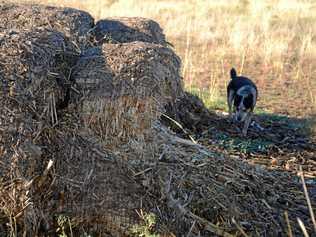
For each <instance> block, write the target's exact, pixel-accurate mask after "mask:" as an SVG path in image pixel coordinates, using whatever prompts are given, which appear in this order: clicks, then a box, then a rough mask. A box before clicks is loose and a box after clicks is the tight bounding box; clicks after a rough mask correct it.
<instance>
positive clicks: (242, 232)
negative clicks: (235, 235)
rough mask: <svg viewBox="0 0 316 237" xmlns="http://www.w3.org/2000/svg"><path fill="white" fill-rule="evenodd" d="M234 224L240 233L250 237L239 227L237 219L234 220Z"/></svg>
mask: <svg viewBox="0 0 316 237" xmlns="http://www.w3.org/2000/svg"><path fill="white" fill-rule="evenodd" d="M232 222H233V223H234V224H235V226H236V227H237V229H238V230H239V231H240V233H241V234H242V235H243V236H244V237H249V236H248V235H247V234H246V232H245V231H244V230H243V229H242V228H241V226H239V225H238V223H237V222H236V220H235V218H234V217H233V218H232Z"/></svg>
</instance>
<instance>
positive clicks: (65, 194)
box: [0, 2, 314, 236]
mask: <svg viewBox="0 0 316 237" xmlns="http://www.w3.org/2000/svg"><path fill="white" fill-rule="evenodd" d="M0 11H1V14H0V80H1V94H0V101H1V108H2V113H1V115H0V157H1V159H0V174H1V179H0V232H1V233H4V235H9V234H11V235H16V236H20V235H26V236H36V235H38V236H42V235H47V234H48V235H54V234H63V235H64V234H67V235H68V234H69V235H74V236H79V235H84V234H90V235H93V236H94V235H101V236H133V235H134V236H140V235H145V234H150V233H157V234H164V235H170V236H181V235H187V236H197V235H200V236H210V235H215V236H234V235H237V236H239V235H242V234H243V233H247V234H249V235H257V236H264V235H268V236H272V235H273V236H274V235H281V236H282V235H284V236H286V235H287V234H288V233H289V227H288V226H290V229H291V231H292V232H293V233H295V234H300V233H301V230H300V228H299V226H298V224H297V220H296V218H300V220H301V221H302V222H303V223H304V225H305V227H306V229H307V231H309V232H311V230H312V222H311V218H310V215H309V212H308V208H307V206H306V200H305V197H304V194H303V192H302V189H301V185H299V184H298V182H297V181H296V177H295V176H291V175H290V174H287V173H281V172H276V171H273V172H271V171H267V170H265V169H262V168H260V167H257V166H251V165H249V164H247V163H245V162H244V161H242V160H240V159H238V158H235V159H232V158H230V157H228V156H225V155H223V154H221V153H218V152H216V151H212V150H209V149H206V148H205V147H204V146H202V145H199V144H197V143H195V142H194V140H193V139H191V140H189V139H187V138H192V137H191V136H188V137H184V138H183V137H182V138H180V137H179V136H177V134H176V133H174V132H173V131H171V130H170V129H169V128H168V127H167V126H166V124H167V125H169V126H170V127H172V126H173V125H172V124H174V123H176V121H175V120H174V119H172V118H182V119H180V120H182V121H184V120H183V119H184V118H186V116H184V115H183V114H182V112H181V111H183V109H180V107H179V104H181V106H182V108H183V107H185V105H184V103H181V102H180V101H186V104H187V106H191V107H192V108H193V107H194V105H195V104H196V103H198V102H197V98H195V99H194V98H193V97H189V96H188V95H187V94H185V93H184V92H183V89H182V80H181V77H180V67H181V62H180V59H179V57H177V55H176V54H175V53H174V52H173V50H172V49H171V48H169V46H168V45H167V43H166V41H165V37H164V35H163V33H162V30H161V28H160V27H159V25H158V24H157V23H155V22H153V21H151V20H147V19H143V18H131V19H129V18H121V19H120V18H118V19H115V20H114V19H113V18H111V19H104V20H101V21H100V22H97V23H96V24H94V20H93V18H92V17H91V16H90V15H89V14H88V13H86V12H82V11H79V10H75V9H64V8H55V7H46V6H39V5H36V6H35V5H16V4H8V3H4V2H1V5H0ZM113 21H115V23H113ZM102 35H104V36H102ZM109 35H110V36H111V37H110V38H111V39H112V40H109V38H107V36H109ZM191 101H193V102H192V103H191V104H190V102H191ZM198 104H199V106H200V108H201V111H203V112H202V113H203V116H208V117H209V119H210V121H212V120H211V117H212V114H211V113H209V112H207V110H205V108H203V105H202V104H200V103H198ZM189 110H191V109H189ZM199 111H200V110H199ZM194 113H195V112H192V111H191V117H189V120H187V121H188V122H187V123H190V121H195V122H194V123H195V124H199V120H198V119H196V117H195V116H196V115H194ZM162 117H163V118H164V119H163V120H164V121H163V122H162V121H161V118H162ZM190 119H191V120H190ZM204 121H205V122H201V124H202V125H203V126H208V124H207V122H206V121H208V120H207V119H206V120H204ZM312 201H314V200H312Z"/></svg>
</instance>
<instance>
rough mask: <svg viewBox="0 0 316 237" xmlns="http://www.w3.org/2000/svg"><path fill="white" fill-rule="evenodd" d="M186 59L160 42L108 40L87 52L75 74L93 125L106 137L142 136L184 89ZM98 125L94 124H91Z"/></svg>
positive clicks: (79, 62)
mask: <svg viewBox="0 0 316 237" xmlns="http://www.w3.org/2000/svg"><path fill="white" fill-rule="evenodd" d="M179 70H180V59H179V58H178V57H177V56H176V55H175V54H174V53H173V51H172V50H170V49H169V48H166V47H164V46H161V45H158V44H151V43H145V42H132V43H123V44H103V45H102V47H97V48H93V49H90V50H89V51H86V54H85V55H83V57H81V58H80V60H79V61H78V64H77V66H76V69H75V70H74V73H73V78H74V79H75V81H76V83H77V85H78V90H80V91H81V92H83V94H84V98H85V99H84V101H83V111H84V113H85V119H86V121H87V123H88V124H89V126H90V127H94V130H95V131H96V132H97V133H99V134H103V136H105V137H121V138H129V137H131V136H137V135H142V134H144V133H145V131H147V130H148V129H149V128H150V127H151V124H152V122H153V121H155V120H156V119H157V118H158V117H159V116H160V113H161V112H163V111H164V108H165V106H166V105H167V104H171V105H170V106H172V104H174V103H175V101H176V99H177V98H179V97H181V95H182V94H183V91H182V85H181V77H180V76H179ZM91 125H92V126H91Z"/></svg>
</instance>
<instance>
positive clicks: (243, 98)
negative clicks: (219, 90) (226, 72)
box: [227, 68, 258, 136]
mask: <svg viewBox="0 0 316 237" xmlns="http://www.w3.org/2000/svg"><path fill="white" fill-rule="evenodd" d="M230 77H231V81H230V82H229V84H228V86H227V104H228V109H229V115H230V117H231V118H234V119H235V120H236V121H238V122H244V127H243V130H242V134H243V135H244V136H246V135H247V130H248V127H249V125H250V122H251V118H252V114H253V110H254V108H255V106H256V102H257V97H258V90H257V87H256V85H255V84H254V83H253V82H252V81H251V80H250V79H249V78H247V77H243V76H237V73H236V70H235V68H232V69H231V70H230ZM233 113H234V115H233Z"/></svg>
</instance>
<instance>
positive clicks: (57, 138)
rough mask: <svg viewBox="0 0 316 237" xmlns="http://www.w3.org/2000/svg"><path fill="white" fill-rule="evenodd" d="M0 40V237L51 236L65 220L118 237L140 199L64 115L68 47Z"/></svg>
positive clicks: (70, 61) (44, 36)
mask: <svg viewBox="0 0 316 237" xmlns="http://www.w3.org/2000/svg"><path fill="white" fill-rule="evenodd" d="M2 33H3V35H2V42H1V44H0V62H1V63H0V72H1V74H0V79H1V80H0V83H1V84H0V85H1V86H0V88H1V94H0V104H1V108H2V112H1V116H0V174H1V180H0V220H1V225H0V232H1V233H10V232H16V233H17V235H18V236H20V235H23V234H26V235H27V236H35V235H41V234H44V233H45V234H47V233H55V232H56V229H57V227H56V225H57V224H58V221H60V218H63V217H65V218H70V219H71V221H72V222H73V223H74V225H80V226H82V227H84V228H88V229H89V230H90V233H91V232H93V231H95V232H96V233H98V232H102V233H106V232H111V233H112V234H113V235H116V236H122V235H123V234H125V232H126V231H128V230H129V228H130V227H131V226H132V225H134V224H136V223H137V222H138V218H137V216H136V213H135V209H140V208H141V205H143V204H144V203H143V202H142V201H141V199H142V196H143V192H142V189H141V186H140V185H138V184H136V183H135V182H134V181H133V180H132V179H131V178H130V175H129V171H128V169H127V167H126V165H124V164H121V165H119V159H114V156H113V155H111V154H109V152H107V151H105V150H104V149H103V148H102V147H101V146H100V145H98V144H99V142H98V141H97V140H96V139H94V138H93V135H92V134H88V135H87V132H85V130H83V127H84V126H83V123H82V121H81V120H80V116H79V115H78V111H76V110H75V109H73V110H71V109H69V108H67V99H68V96H69V94H68V93H69V90H70V88H71V86H72V84H73V82H72V81H71V80H68V79H69V78H71V77H70V71H71V70H70V69H71V68H72V67H73V66H74V65H75V63H76V61H77V58H78V54H77V53H76V51H75V50H74V48H75V47H74V45H73V44H72V43H71V42H70V41H69V40H67V38H66V37H65V36H64V35H63V34H61V33H59V32H54V31H45V30H40V29H39V30H33V31H26V32H22V31H20V32H19V33H12V32H11V31H9V32H6V31H4V32H2ZM65 103H66V104H65ZM66 108H67V109H66ZM13 218H14V222H15V225H10V223H12V221H13ZM66 220H67V219H66ZM4 222H5V223H7V225H2V224H3V223H4ZM91 223H93V227H91ZM78 235H79V234H78Z"/></svg>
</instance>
